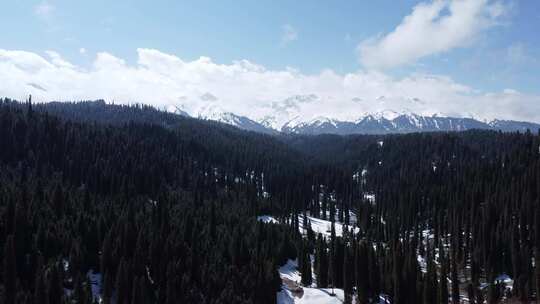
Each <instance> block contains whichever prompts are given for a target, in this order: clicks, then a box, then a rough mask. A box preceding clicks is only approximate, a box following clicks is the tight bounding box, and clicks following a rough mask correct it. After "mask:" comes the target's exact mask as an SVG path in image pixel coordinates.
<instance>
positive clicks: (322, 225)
mask: <svg viewBox="0 0 540 304" xmlns="http://www.w3.org/2000/svg"><path fill="white" fill-rule="evenodd" d="M353 215H354V214H352V215H351V220H353V219H354V218H353ZM307 218H308V220H309V221H310V222H311V229H312V230H313V232H315V234H316V235H317V234H319V233H320V234H322V235H323V236H324V237H330V235H331V231H332V222H330V221H328V220H323V219H320V218H315V217H312V216H309V215H308V216H307ZM257 220H258V221H260V222H263V223H273V224H278V223H279V221H278V220H277V219H276V218H274V217H272V216H270V215H260V216H258V217H257ZM298 222H299V225H298V227H299V230H300V233H302V234H306V233H307V227H304V216H303V215H299V216H298ZM344 227H347V229H348V230H349V231H350V230H351V229H353V227H352V226H350V225H349V226H347V225H344V224H342V223H340V222H338V221H336V222H335V224H334V228H335V229H336V236H343V230H344ZM359 232H360V228H358V227H354V233H359Z"/></svg>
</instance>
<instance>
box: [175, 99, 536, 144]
mask: <svg viewBox="0 0 540 304" xmlns="http://www.w3.org/2000/svg"><path fill="white" fill-rule="evenodd" d="M317 99H318V97H317V96H316V95H313V94H312V95H296V96H292V97H290V98H287V99H285V100H284V101H282V102H280V103H271V104H270V105H269V107H268V110H267V111H266V112H265V115H263V116H260V115H259V116H260V117H258V118H255V117H253V118H252V117H247V116H242V115H238V114H236V113H233V112H230V111H227V110H225V109H223V108H222V107H220V106H219V105H217V104H210V105H207V106H203V107H201V108H199V109H197V110H194V111H188V110H186V109H185V108H184V107H182V106H169V107H168V108H167V109H168V111H170V112H173V113H177V114H179V115H183V116H191V117H194V118H199V119H204V120H212V121H218V122H221V123H225V124H229V125H233V126H235V127H238V128H240V129H244V130H249V131H255V132H260V133H269V134H273V133H279V132H282V133H293V134H304V135H318V134H338V135H350V134H392V133H412V132H434V131H465V130H471V129H484V130H501V131H504V132H511V131H521V132H524V131H526V130H537V129H540V124H538V123H534V122H525V121H515V120H505V119H502V118H500V119H494V120H483V119H479V118H474V117H467V116H461V117H459V116H454V115H445V114H441V113H434V114H419V113H415V112H412V111H409V110H401V111H393V110H383V111H379V112H372V113H364V114H363V115H361V116H359V117H356V118H354V119H350V120H340V119H335V118H332V117H329V116H318V117H315V118H310V117H309V116H308V115H304V114H303V113H302V111H301V106H302V104H305V103H311V102H314V101H316V100H317ZM416 102H419V101H418V100H417V101H416Z"/></svg>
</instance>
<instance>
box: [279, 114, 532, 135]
mask: <svg viewBox="0 0 540 304" xmlns="http://www.w3.org/2000/svg"><path fill="white" fill-rule="evenodd" d="M387 117H388V116H387V115H384V114H381V113H376V114H368V115H365V116H363V117H361V118H360V119H358V120H357V121H355V122H347V121H338V120H332V119H326V120H323V119H320V118H319V119H316V120H312V121H309V122H307V123H300V124H297V125H296V126H294V127H293V128H290V127H287V126H285V127H284V128H282V129H281V131H282V132H285V133H295V134H312V135H315V134H327V133H329V134H340V135H348V134H391V133H412V132H435V131H465V130H470V129H485V130H501V131H505V132H511V131H521V132H524V131H526V130H527V129H528V130H532V131H536V130H538V129H540V124H536V123H531V122H520V121H510V120H494V121H492V122H488V123H486V122H482V121H479V120H476V119H474V118H458V117H442V116H439V115H433V116H422V115H418V114H414V113H407V114H400V115H397V116H395V117H394V118H393V119H389V118H387Z"/></svg>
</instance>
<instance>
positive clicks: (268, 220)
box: [257, 215, 279, 224]
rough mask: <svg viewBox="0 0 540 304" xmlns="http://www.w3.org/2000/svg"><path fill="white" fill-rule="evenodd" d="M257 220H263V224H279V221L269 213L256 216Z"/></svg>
mask: <svg viewBox="0 0 540 304" xmlns="http://www.w3.org/2000/svg"><path fill="white" fill-rule="evenodd" d="M257 221H259V222H263V223H265V224H268V223H272V224H279V221H278V220H276V219H275V218H274V217H272V216H270V215H261V216H257Z"/></svg>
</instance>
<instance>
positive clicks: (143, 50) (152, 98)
mask: <svg viewBox="0 0 540 304" xmlns="http://www.w3.org/2000/svg"><path fill="white" fill-rule="evenodd" d="M0 11H2V12H4V14H3V17H2V18H1V19H0V28H2V32H1V35H0V96H6V97H11V98H17V99H24V98H25V96H27V95H28V94H32V95H33V97H34V100H37V101H51V100H86V99H105V100H107V101H110V102H112V101H114V102H115V103H136V102H139V103H147V104H152V105H155V106H156V107H159V108H165V109H167V108H171V107H179V108H182V109H184V110H186V111H188V112H190V113H192V114H193V115H197V113H204V112H212V111H214V112H216V111H217V112H223V111H231V112H234V113H237V114H240V115H246V116H248V117H250V118H253V119H257V120H261V119H270V120H275V121H277V122H276V123H279V124H281V123H283V122H285V121H287V120H289V119H292V118H294V117H296V116H301V117H302V118H303V119H306V120H308V119H311V118H314V117H316V116H327V117H333V118H337V119H343V120H355V119H358V118H359V117H361V116H362V115H365V113H366V112H378V111H387V110H394V111H398V112H407V111H411V112H415V113H419V114H424V115H432V114H435V113H438V114H441V115H447V116H467V117H475V118H479V119H483V120H490V119H494V118H499V119H515V120H528V121H536V122H540V85H539V84H540V72H539V71H540V38H539V37H540V35H539V34H538V29H540V2H539V1H525V0H522V1H519V0H425V1H410V0H403V1H401V0H400V1H394V0H380V1H352V0H350V1H346V0H338V1H322V0H320V1H308V0H305V1H302V0H298V1H282V0H274V1H271V0H259V1H247V0H246V1H243V0H239V1H234V2H233V1H206V0H199V1H180V0H158V1H137V0H133V1H127V0H117V1H105V0H95V1H72V0H45V1H42V0H38V1H31V0H20V1H2V2H1V3H0Z"/></svg>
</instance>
